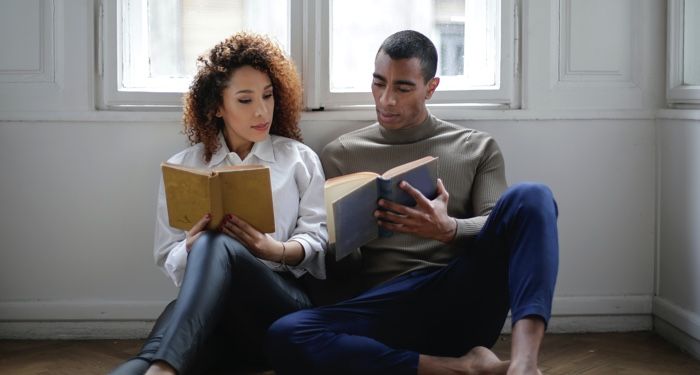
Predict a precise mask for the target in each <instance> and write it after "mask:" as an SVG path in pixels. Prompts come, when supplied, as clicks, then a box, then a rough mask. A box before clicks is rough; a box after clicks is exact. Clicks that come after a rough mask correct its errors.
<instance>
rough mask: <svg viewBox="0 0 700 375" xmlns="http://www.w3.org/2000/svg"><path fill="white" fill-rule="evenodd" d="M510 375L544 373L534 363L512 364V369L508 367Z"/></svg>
mask: <svg viewBox="0 0 700 375" xmlns="http://www.w3.org/2000/svg"><path fill="white" fill-rule="evenodd" d="M508 375H542V371H540V370H539V369H538V368H537V365H536V364H534V363H532V364H521V363H515V362H511V363H510V367H508Z"/></svg>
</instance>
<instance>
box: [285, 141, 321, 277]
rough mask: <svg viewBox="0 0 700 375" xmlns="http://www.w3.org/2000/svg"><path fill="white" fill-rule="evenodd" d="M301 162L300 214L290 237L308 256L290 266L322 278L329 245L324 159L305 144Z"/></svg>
mask: <svg viewBox="0 0 700 375" xmlns="http://www.w3.org/2000/svg"><path fill="white" fill-rule="evenodd" d="M299 153H300V159H301V161H302V163H301V165H300V166H299V167H298V168H296V171H295V179H296V182H297V187H298V189H299V214H298V216H297V221H296V226H295V228H294V230H293V232H292V234H291V236H290V238H289V241H290V242H291V241H295V242H297V243H299V244H300V245H301V247H302V249H303V251H304V257H303V259H302V260H301V263H299V264H298V265H296V266H290V267H289V269H290V271H292V273H294V275H295V276H297V277H299V276H301V275H303V274H304V273H305V272H309V273H310V274H311V275H313V276H314V277H316V278H318V279H324V278H325V277H326V267H325V252H326V249H327V247H328V230H327V228H326V207H325V201H324V193H323V186H324V183H325V181H326V179H325V176H324V174H323V169H322V168H321V161H320V160H319V158H318V156H317V155H316V153H315V152H313V151H312V150H311V149H310V148H308V147H306V146H303V147H302V148H300V150H299Z"/></svg>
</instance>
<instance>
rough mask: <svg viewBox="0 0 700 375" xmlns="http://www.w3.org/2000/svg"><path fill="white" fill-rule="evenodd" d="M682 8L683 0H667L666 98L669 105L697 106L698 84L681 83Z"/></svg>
mask: <svg viewBox="0 0 700 375" xmlns="http://www.w3.org/2000/svg"><path fill="white" fill-rule="evenodd" d="M684 9H685V0H669V2H668V32H667V45H668V47H667V48H668V53H667V59H668V60H667V72H666V74H667V77H666V78H667V79H666V82H667V83H666V99H667V101H668V104H669V106H671V107H685V106H692V107H697V106H698V105H700V85H686V84H684V83H683V81H684V79H683V71H684V61H683V60H684V54H683V46H684V45H685V17H684Z"/></svg>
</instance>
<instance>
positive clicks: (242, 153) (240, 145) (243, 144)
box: [224, 129, 253, 160]
mask: <svg viewBox="0 0 700 375" xmlns="http://www.w3.org/2000/svg"><path fill="white" fill-rule="evenodd" d="M224 139H225V140H226V146H228V150H229V151H231V152H235V153H236V154H238V157H239V158H241V160H244V159H245V157H246V156H248V154H249V153H250V150H252V149H253V142H250V141H246V140H244V139H240V138H238V137H236V136H234V135H232V134H231V133H230V132H228V131H227V129H224Z"/></svg>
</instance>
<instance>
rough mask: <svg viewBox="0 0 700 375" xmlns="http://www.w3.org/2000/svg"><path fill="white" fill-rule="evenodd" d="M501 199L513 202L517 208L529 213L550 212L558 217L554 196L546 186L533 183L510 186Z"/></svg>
mask: <svg viewBox="0 0 700 375" xmlns="http://www.w3.org/2000/svg"><path fill="white" fill-rule="evenodd" d="M503 198H504V199H506V200H509V201H514V202H515V203H517V204H518V206H519V207H522V208H525V209H527V210H529V211H543V210H546V211H547V212H551V213H552V214H554V215H555V216H556V215H558V211H557V204H556V202H555V200H554V194H552V190H550V189H549V187H548V186H547V185H544V184H540V183H535V182H523V183H519V184H516V185H513V186H511V187H510V188H509V189H508V190H507V191H506V192H505V193H504V195H503Z"/></svg>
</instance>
